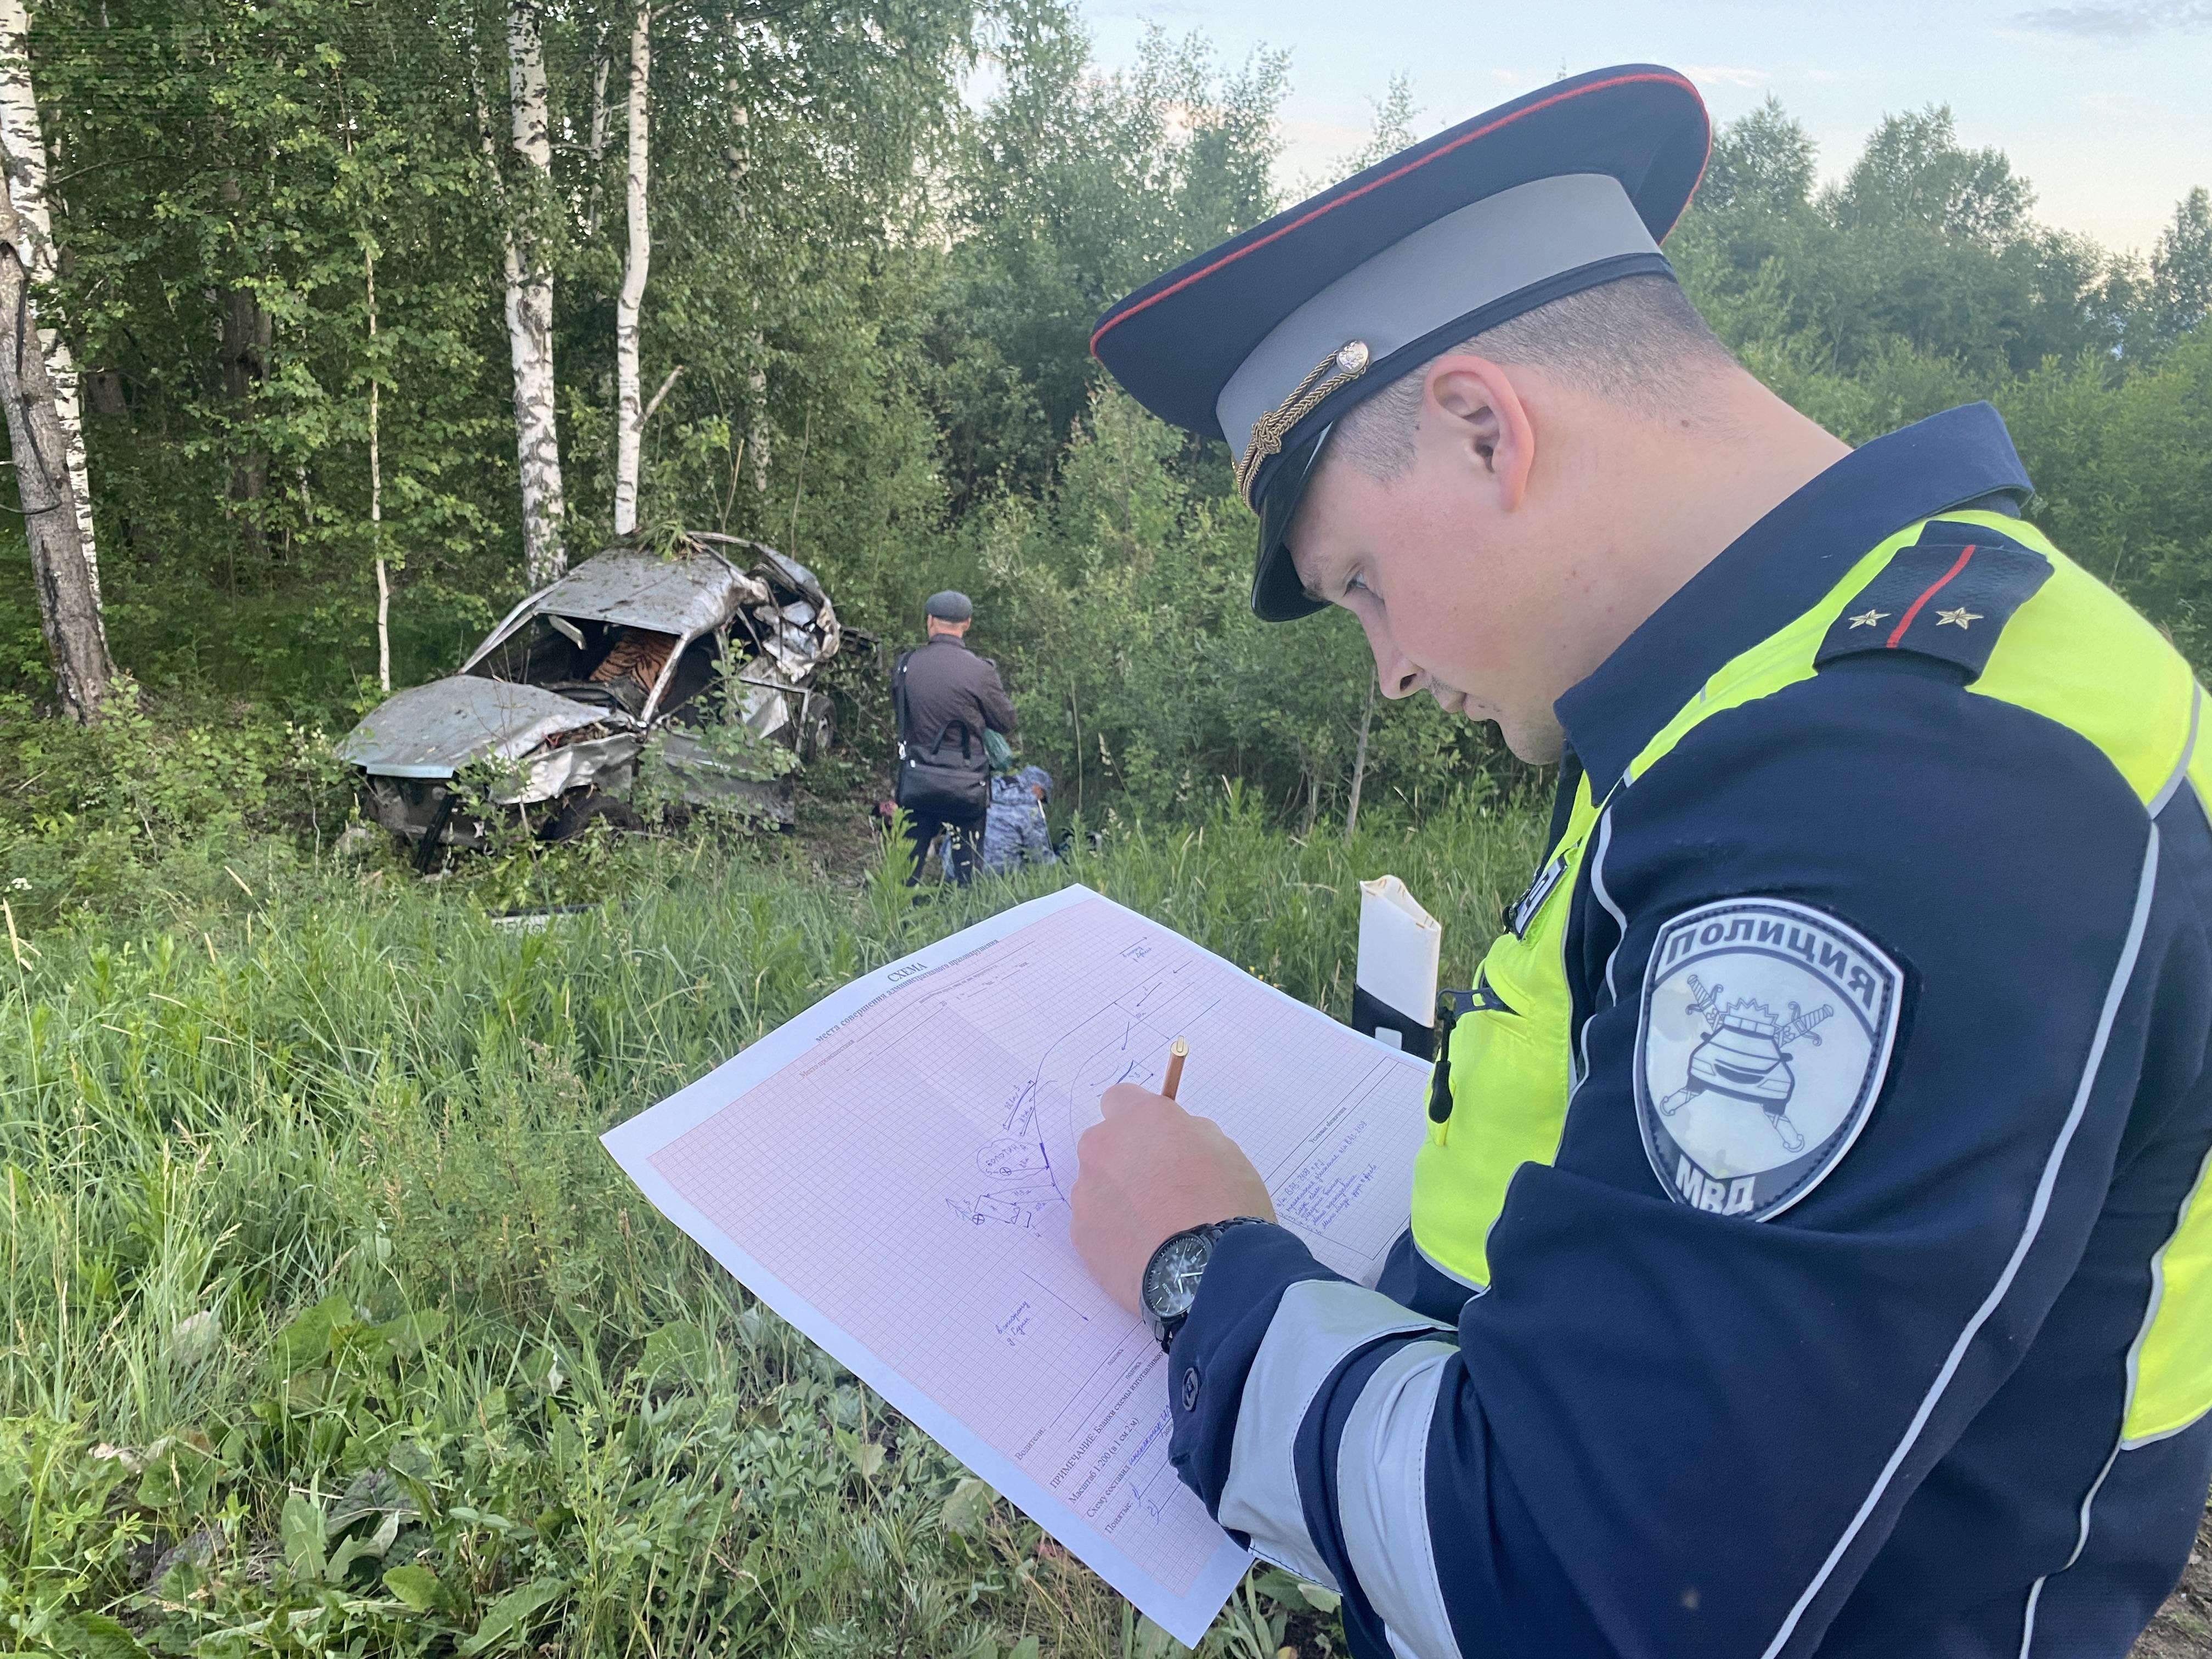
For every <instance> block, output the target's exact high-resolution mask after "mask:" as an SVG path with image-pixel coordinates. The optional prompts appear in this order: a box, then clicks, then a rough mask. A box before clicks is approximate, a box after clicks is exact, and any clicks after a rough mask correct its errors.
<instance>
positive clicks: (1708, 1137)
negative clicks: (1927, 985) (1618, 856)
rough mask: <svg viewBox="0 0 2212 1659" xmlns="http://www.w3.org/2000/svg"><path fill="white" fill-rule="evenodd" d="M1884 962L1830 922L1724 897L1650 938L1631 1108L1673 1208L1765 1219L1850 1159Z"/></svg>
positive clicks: (1892, 991) (1776, 902) (1892, 981)
mask: <svg viewBox="0 0 2212 1659" xmlns="http://www.w3.org/2000/svg"><path fill="white" fill-rule="evenodd" d="M1902 981H1903V976H1902V975H1900V974H1899V972H1898V969H1897V964H1896V963H1893V962H1892V961H1891V960H1890V959H1889V957H1887V956H1886V955H1884V954H1883V952H1882V951H1881V950H1880V949H1879V948H1877V947H1876V946H1875V945H1874V944H1872V943H1871V942H1870V941H1869V940H1868V939H1866V938H1865V937H1864V936H1863V935H1862V934H1860V933H1857V931H1856V930H1855V929H1853V928H1850V927H1845V926H1844V924H1843V923H1842V922H1840V921H1837V920H1836V919H1835V918H1834V917H1832V916H1828V915H1822V914H1821V913H1820V911H1818V910H1814V909H1811V908H1808V907H1807V906H1805V905H1802V904H1792V903H1790V902H1787V901H1784V900H1781V899H1725V900H1723V901H1722V902H1719V903H1717V904H1708V905H1705V906H1702V907H1700V908H1698V909H1695V910H1692V911H1689V912H1687V913H1686V914H1685V915H1680V916H1677V917H1676V918H1675V919H1674V921H1670V922H1668V924H1667V926H1666V927H1664V928H1662V930H1661V931H1660V934H1659V940H1658V943H1657V944H1656V945H1654V946H1653V947H1652V951H1651V963H1650V968H1649V969H1647V970H1646V972H1645V974H1644V1006H1643V1011H1642V1018H1641V1022H1640V1024H1639V1027H1638V1033H1637V1042H1636V1114H1637V1121H1638V1125H1639V1127H1641V1128H1642V1130H1643V1132H1644V1152H1646V1153H1647V1154H1649V1156H1650V1159H1651V1167H1652V1169H1653V1170H1656V1172H1657V1174H1658V1176H1659V1180H1660V1183H1661V1184H1662V1186H1664V1187H1665V1188H1667V1190H1668V1192H1669V1193H1670V1194H1673V1196H1674V1199H1675V1200H1676V1201H1677V1202H1680V1203H1683V1204H1687V1205H1691V1206H1693V1207H1695V1208H1698V1209H1701V1210H1712V1211H1717V1212H1719V1213H1721V1214H1723V1215H1738V1216H1747V1217H1749V1218H1751V1219H1753V1220H1754V1221H1763V1220H1765V1219H1766V1218H1768V1217H1769V1216H1773V1215H1778V1214H1780V1213H1781V1212H1783V1211H1784V1210H1786V1209H1788V1208H1789V1207H1790V1206H1791V1205H1792V1204H1795V1203H1796V1201H1797V1200H1799V1199H1801V1198H1802V1197H1804V1196H1805V1194H1807V1193H1808V1192H1810V1191H1812V1190H1813V1188H1814V1187H1816V1186H1818V1185H1819V1184H1820V1182H1821V1180H1822V1179H1823V1178H1824V1177H1825V1176H1826V1175H1827V1173H1828V1171H1829V1170H1832V1169H1833V1168H1834V1167H1835V1166H1836V1164H1837V1161H1838V1159H1840V1158H1842V1157H1843V1155H1844V1153H1845V1152H1848V1151H1849V1150H1850V1145H1851V1143H1852V1142H1853V1141H1854V1140H1856V1139H1858V1134H1859V1131H1860V1130H1861V1129H1862V1128H1863V1127H1865V1124H1866V1117H1867V1113H1868V1111H1869V1109H1871V1108H1872V1106H1873V1104H1874V1099H1875V1095H1876V1094H1877V1093H1879V1092H1880V1091H1881V1080H1882V1078H1883V1076H1884V1075H1885V1074H1886V1073H1887V1071H1888V1069H1889V1058H1890V1049H1891V1047H1892V1045H1893V1042H1895V1040H1896V1036H1897V1015H1898V991H1899V986H1900V985H1901V983H1902Z"/></svg>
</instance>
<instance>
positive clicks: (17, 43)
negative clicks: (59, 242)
mask: <svg viewBox="0 0 2212 1659" xmlns="http://www.w3.org/2000/svg"><path fill="white" fill-rule="evenodd" d="M0 150H4V151H5V153H6V159H7V167H8V187H9V193H10V194H11V195H12V196H13V197H14V198H15V216H16V218H17V219H18V220H19V221H20V222H21V224H22V227H23V229H24V232H25V233H26V234H25V235H24V238H23V241H24V249H23V251H24V252H25V254H26V255H27V260H28V266H29V270H30V277H31V289H32V293H33V301H32V303H33V306H34V307H35V306H36V304H37V299H36V295H38V294H39V293H40V290H43V289H49V288H51V287H52V283H53V280H54V276H55V274H56V269H57V260H56V256H55V247H54V222H53V216H52V212H51V211H50V210H48V208H47V206H46V135H45V131H44V129H43V128H42V127H41V126H40V121H39V100H38V97H37V94H35V93H34V92H33V89H32V86H31V17H30V13H29V11H28V10H27V9H26V7H25V5H24V0H0ZM39 346H40V350H41V351H42V352H43V353H44V354H45V356H46V380H47V383H48V384H49V385H51V386H52V387H53V393H54V413H55V415H56V416H58V418H59V420H60V422H61V428H62V441H63V443H64V447H65V451H66V459H67V461H68V465H69V483H70V495H71V496H72V497H73V498H74V499H75V502H76V530H77V540H78V541H79V542H80V543H81V544H82V546H83V548H84V563H85V568H86V569H87V570H88V571H89V572H91V574H92V597H93V604H94V611H95V615H97V613H98V611H97V608H98V605H99V602H100V556H99V554H98V552H97V550H95V549H94V546H93V540H92V474H91V472H90V471H89V470H88V468H87V466H86V465H85V459H84V416H83V411H82V405H81V404H80V403H79V401H78V388H77V373H76V358H75V357H74V356H71V355H70V349H69V342H68V341H66V340H64V339H63V338H62V337H61V334H60V332H59V331H58V330H56V329H52V328H49V327H47V326H46V325H44V324H41V325H40V326H39ZM100 625H101V631H102V633H103V635H104V634H105V632H106V621H105V618H101V619H100Z"/></svg>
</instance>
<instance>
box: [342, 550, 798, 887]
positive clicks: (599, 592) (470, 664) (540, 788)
mask: <svg viewBox="0 0 2212 1659" xmlns="http://www.w3.org/2000/svg"><path fill="white" fill-rule="evenodd" d="M738 557H744V558H746V559H747V560H748V561H749V562H748V563H747V564H745V565H744V567H743V568H740V567H739V565H738V564H737V563H736V562H734V560H735V559H736V558H738ZM841 643H842V628H841V627H840V625H839V623H838V621H837V617H836V610H835V608H834V607H833V606H832V605H831V604H830V602H829V596H828V594H826V593H825V592H823V589H822V585H821V583H820V581H819V580H817V579H816V577H815V575H814V573H813V572H811V570H808V569H807V568H805V566H803V565H800V564H799V563H797V562H794V561H793V560H791V559H787V558H786V557H785V556H783V555H781V554H780V553H778V552H776V551H775V550H774V549H773V548H770V547H767V546H764V545H763V544H760V543H757V542H747V541H742V540H739V539H738V538H735V537H728V536H714V535H708V534H706V533H703V532H701V533H696V534H692V535H689V536H686V537H685V538H683V540H682V541H681V542H680V543H679V544H678V546H677V548H676V550H675V551H674V552H673V553H672V554H669V555H664V554H662V553H659V552H657V551H654V550H650V549H645V548H636V547H617V548H613V549H611V550H608V551H606V552H604V553H601V554H599V555H598V556H595V557H593V558H591V559H587V560H586V561H584V562H582V563H581V564H579V565H578V566H577V567H576V568H574V570H571V571H569V572H568V574H566V575H564V576H562V578H561V579H560V580H557V581H556V582H554V583H553V584H552V585H551V586H549V587H546V588H544V589H543V590H542V591H540V592H537V593H533V594H532V595H531V596H530V597H529V598H527V599H524V600H523V601H522V602H521V603H520V605H516V606H515V607H514V609H513V611H509V612H508V613H507V616H506V617H504V618H503V619H502V620H501V623H500V624H499V625H498V627H496V628H495V629H493V630H492V631H491V633H490V634H489V635H487V636H486V638H485V639H484V641H483V644H481V645H479V646H478V647H477V648H476V650H475V651H474V652H472V653H471V654H470V656H469V658H468V659H467V660H466V661H465V662H464V663H463V664H462V665H461V667H460V671H459V672H458V673H455V674H453V675H451V676H448V677H447V678H445V679H442V680H438V681H435V682H433V683H432V684H428V685H423V686H416V687H415V688H413V689H412V690H406V691H402V692H400V693H398V694H397V695H396V696H392V698H390V699H389V700H387V701H386V702H384V703H383V704H382V705H380V707H379V708H376V709H375V710H374V711H373V712H372V713H371V714H369V715H368V718H367V719H365V720H362V723H361V724H360V726H357V727H356V728H355V730H354V732H352V733H351V734H350V735H349V736H348V737H347V738H346V739H345V740H344V742H343V743H342V744H340V745H339V753H340V754H341V756H342V757H344V758H345V759H347V760H349V761H351V762H352V763H354V764H355V765H356V766H358V767H360V768H361V769H362V773H363V775H364V793H365V797H366V801H367V805H368V810H369V811H370V814H371V816H373V817H374V818H375V819H376V820H377V821H378V822H379V823H382V824H383V825H384V826H385V827H386V829H391V830H392V831H393V832H394V833H395V834H398V835H400V836H404V837H406V838H408V839H410V840H414V841H417V842H422V841H424V840H425V838H428V840H430V841H432V842H436V843H440V844H449V845H458V846H473V845H477V844H479V843H480V842H481V841H482V840H483V834H482V826H480V825H478V824H476V823H473V822H471V821H470V820H469V819H467V818H466V817H465V816H462V815H459V814H457V813H456V811H455V810H454V795H453V791H451V790H450V789H448V788H447V787H445V781H447V780H450V779H451V778H453V776H454V775H455V774H456V773H458V772H459V771H460V770H461V769H463V768H465V767H468V766H472V765H477V764H479V763H487V762H489V763H491V773H492V782H491V785H490V787H489V790H488V791H487V793H489V796H490V798H491V799H493V800H494V801H495V802H497V803H498V804H500V805H507V806H515V807H527V806H531V805H538V804H540V803H544V802H550V801H556V800H561V799H563V798H568V799H570V800H572V801H573V800H574V799H575V798H577V797H578V795H579V794H580V792H585V791H594V790H596V791H599V792H605V793H619V792H622V791H624V790H627V789H629V787H631V785H632V784H633V783H634V782H635V780H636V777H637V769H638V765H637V763H638V760H639V757H641V754H642V753H643V752H644V750H645V748H646V745H647V743H649V742H653V741H656V740H657V741H658V742H659V746H660V753H661V756H662V758H663V759H665V761H666V763H667V764H668V769H669V770H670V772H671V775H673V776H674V777H675V778H677V779H678V780H679V781H680V783H681V787H682V795H683V798H684V799H686V800H688V801H690V802H693V803H694V804H702V803H705V802H708V801H722V802H728V803H732V804H736V805H742V806H744V808H745V809H746V810H748V811H753V812H755V813H757V814H758V815H761V816H763V817H768V818H769V819H770V820H771V821H774V822H776V823H781V824H785V825H787V824H788V823H790V822H791V817H792V787H791V784H790V782H789V781H788V780H787V779H777V780H773V781H762V780H757V779H750V778H745V777H743V776H740V775H737V774H736V773H735V772H734V771H732V769H731V768H730V767H728V766H727V765H725V764H723V763H720V762H717V761H716V760H714V757H713V756H712V755H711V754H709V752H708V750H707V748H706V747H705V746H704V745H703V744H701V743H699V742H698V740H697V739H696V738H693V737H690V736H688V735H687V732H686V728H690V727H696V726H699V725H700V724H701V723H702V721H704V720H708V719H711V718H712V717H713V715H714V713H715V710H714V708H713V707H711V706H710V704H711V702H712V701H713V700H708V699H702V696H701V693H702V692H703V691H705V690H708V687H709V686H710V685H711V684H713V683H714V678H715V672H716V669H717V666H718V665H720V664H721V663H722V662H723V660H724V659H725V658H729V659H731V661H732V668H731V671H730V672H731V675H732V678H734V679H736V680H737V681H738V683H739V684H741V685H742V686H743V688H744V689H743V690H742V691H741V692H739V693H738V697H737V699H736V703H737V706H736V708H734V709H732V711H731V712H732V714H734V715H735V716H736V718H738V719H739V720H742V721H743V722H744V725H745V726H748V727H749V728H750V729H751V731H752V732H753V733H754V734H755V735H756V736H758V737H762V738H769V739H770V740H772V741H775V742H777V743H779V744H783V745H785V746H787V747H788V748H791V749H793V750H796V751H797V752H798V753H799V756H800V757H801V758H811V757H813V756H814V755H815V754H817V753H818V752H820V750H822V749H823V747H826V745H827V744H828V742H829V700H828V698H827V697H826V696H823V695H822V694H820V693H818V692H816V691H814V690H812V689H811V682H812V681H813V678H814V677H815V675H816V674H817V671H819V670H820V668H821V666H822V665H823V663H825V662H826V661H828V660H829V658H831V657H832V656H834V655H835V654H836V652H837V650H838V647H839V646H840V644H841ZM568 816H569V815H568V814H565V813H564V814H561V815H556V817H555V818H554V819H552V820H551V821H550V823H549V824H548V825H547V827H546V828H547V829H548V830H550V829H555V828H557V826H558V825H559V824H560V823H562V822H564V821H565V819H566V817H568ZM579 821H580V820H579Z"/></svg>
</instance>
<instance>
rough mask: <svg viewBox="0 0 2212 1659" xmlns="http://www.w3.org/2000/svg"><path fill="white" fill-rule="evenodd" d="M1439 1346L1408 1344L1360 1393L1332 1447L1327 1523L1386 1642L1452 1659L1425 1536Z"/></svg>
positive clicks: (1447, 1621) (1443, 1346)
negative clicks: (1332, 1502)
mask: <svg viewBox="0 0 2212 1659" xmlns="http://www.w3.org/2000/svg"><path fill="white" fill-rule="evenodd" d="M1457 1352H1459V1350H1458V1349H1457V1348H1456V1347H1455V1346H1453V1345H1452V1344H1450V1343H1449V1342H1409V1343H1407V1344H1406V1345H1405V1346H1403V1347H1401V1348H1400V1349H1399V1350H1398V1351H1397V1352H1395V1353H1394V1354H1392V1355H1391V1356H1390V1357H1389V1358H1388V1359H1386V1360H1384V1361H1383V1363H1382V1364H1380V1365H1378V1366H1377V1367H1376V1370H1375V1374H1374V1375H1373V1376H1370V1377H1369V1378H1368V1379H1367V1386H1366V1387H1365V1388H1364V1389H1361V1390H1360V1394H1359V1399H1358V1401H1357V1402H1356V1403H1355V1404H1354V1405H1353V1406H1352V1415H1351V1417H1350V1418H1349V1419H1346V1422H1345V1425H1344V1437H1343V1438H1342V1440H1341V1441H1340V1443H1338V1447H1337V1453H1336V1513H1337V1524H1338V1525H1339V1526H1340V1528H1342V1529H1343V1532H1344V1551H1345V1555H1346V1559H1347V1561H1348V1564H1349V1565H1350V1566H1351V1568H1352V1576H1353V1577H1355V1578H1357V1579H1358V1581H1359V1589H1360V1591H1361V1593H1362V1594H1363V1595H1365V1596H1366V1597H1367V1601H1368V1604H1369V1605H1370V1606H1371V1607H1373V1608H1374V1609H1375V1611H1376V1613H1377V1614H1379V1615H1380V1616H1381V1618H1382V1620H1383V1624H1384V1625H1385V1626H1387V1627H1388V1628H1389V1632H1390V1638H1391V1646H1392V1647H1393V1648H1395V1649H1397V1650H1400V1651H1401V1652H1405V1653H1411V1654H1419V1656H1420V1659H1458V1655H1459V1644H1458V1643H1457V1642H1456V1641H1455V1640H1454V1639H1453V1637H1452V1629H1451V1618H1450V1615H1449V1613H1446V1612H1445V1610H1444V1595H1443V1585H1442V1584H1441V1583H1439V1582H1438V1579H1437V1561H1436V1552H1435V1550H1434V1548H1433V1547H1432V1546H1431V1542H1430V1538H1429V1504H1428V1479H1427V1468H1428V1456H1429V1424H1430V1421H1431V1419H1433V1418H1434V1417H1435V1415H1436V1410H1437V1388H1438V1386H1439V1384H1440V1383H1441V1382H1442V1380H1443V1370H1444V1365H1445V1364H1446V1362H1447V1361H1449V1359H1450V1358H1452V1356H1453V1355H1454V1354H1455V1353H1457Z"/></svg>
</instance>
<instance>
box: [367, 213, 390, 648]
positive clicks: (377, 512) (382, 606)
mask: <svg viewBox="0 0 2212 1659" xmlns="http://www.w3.org/2000/svg"><path fill="white" fill-rule="evenodd" d="M361 269H362V279H363V282H364V283H365V285H366V286H367V289H368V544H369V545H370V546H371V547H372V548H374V550H375V552H376V682H377V684H379V685H380V686H382V687H383V688H384V689H385V690H386V692H389V691H390V690H392V575H391V573H390V572H389V571H387V570H386V568H384V457H383V454H382V453H381V452H380V450H379V449H378V447H377V442H376V439H377V431H376V416H377V407H378V403H379V398H378V393H379V392H380V391H381V390H382V386H380V383H379V381H378V380H377V371H378V368H379V365H378V363H377V361H376V257H375V256H374V254H372V253H368V252H363V253H362V256H361Z"/></svg>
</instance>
